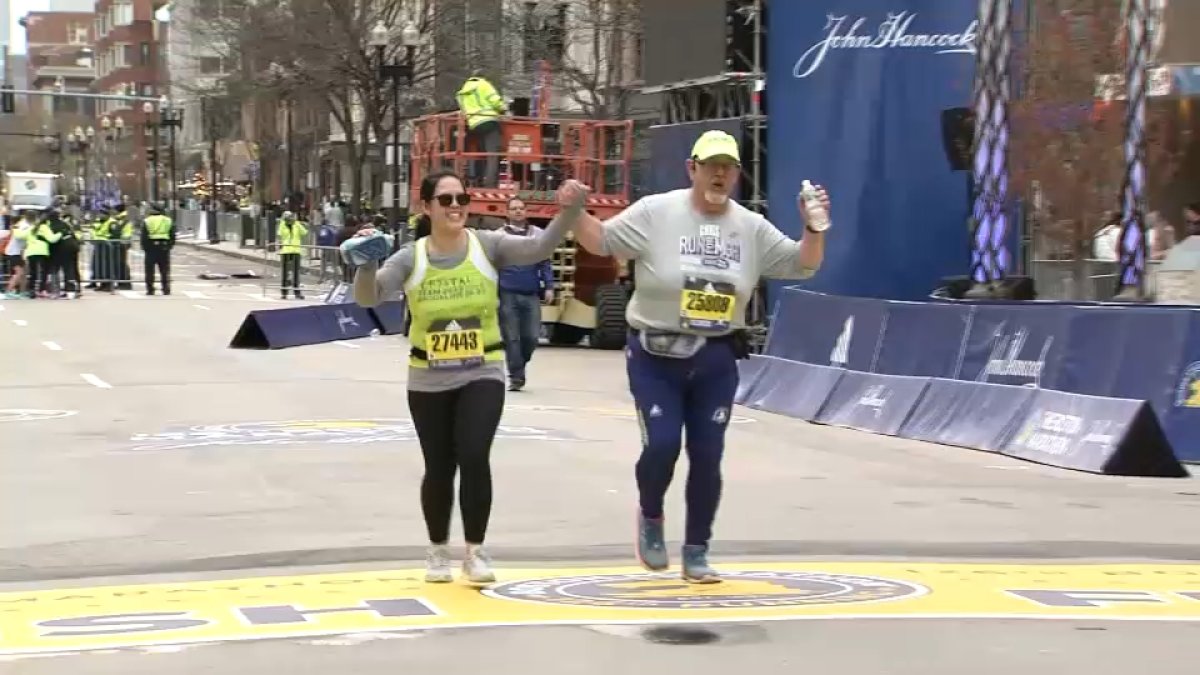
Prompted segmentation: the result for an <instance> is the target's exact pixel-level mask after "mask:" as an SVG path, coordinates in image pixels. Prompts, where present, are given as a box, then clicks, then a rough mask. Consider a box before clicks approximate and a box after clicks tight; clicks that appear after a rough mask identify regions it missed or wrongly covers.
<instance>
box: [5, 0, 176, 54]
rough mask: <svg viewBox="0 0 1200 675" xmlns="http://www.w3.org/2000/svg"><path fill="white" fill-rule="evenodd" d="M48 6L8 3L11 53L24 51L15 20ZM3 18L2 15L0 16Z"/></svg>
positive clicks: (24, 0) (37, 1)
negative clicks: (18, 8)
mask: <svg viewBox="0 0 1200 675" xmlns="http://www.w3.org/2000/svg"><path fill="white" fill-rule="evenodd" d="M18 5H19V6H20V7H21V9H20V14H18V13H17V12H18V10H17V6H18ZM49 8H50V0H15V2H10V3H9V10H8V12H9V14H11V16H9V17H8V34H9V35H10V36H11V39H12V45H10V46H9V50H8V51H9V52H11V53H13V54H24V53H25V29H23V28H21V26H19V25H18V24H17V21H18V20H19V19H20V18H21V17H22V16H25V14H27V13H28V12H44V11H46V10H47V9H49ZM167 15H168V12H167V10H166V9H165V8H164V9H162V10H160V11H159V13H158V20H159V21H166V20H167ZM0 18H3V17H0Z"/></svg>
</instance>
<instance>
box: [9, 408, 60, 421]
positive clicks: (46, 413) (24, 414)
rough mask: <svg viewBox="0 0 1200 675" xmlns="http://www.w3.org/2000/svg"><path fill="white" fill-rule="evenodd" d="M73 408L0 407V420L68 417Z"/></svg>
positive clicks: (35, 419)
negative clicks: (31, 408)
mask: <svg viewBox="0 0 1200 675" xmlns="http://www.w3.org/2000/svg"><path fill="white" fill-rule="evenodd" d="M74 414H75V411H74V410H30V409H27V408H0V422H34V421H37V420H52V419H58V418H61V417H70V416H72V415H74Z"/></svg>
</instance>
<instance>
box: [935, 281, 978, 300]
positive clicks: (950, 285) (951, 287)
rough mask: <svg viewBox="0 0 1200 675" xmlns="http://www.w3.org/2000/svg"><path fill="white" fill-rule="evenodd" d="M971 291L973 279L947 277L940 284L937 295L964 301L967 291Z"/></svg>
mask: <svg viewBox="0 0 1200 675" xmlns="http://www.w3.org/2000/svg"><path fill="white" fill-rule="evenodd" d="M969 290H971V277H945V278H944V279H942V281H941V283H939V284H938V289H937V291H935V292H934V293H935V295H938V296H939V297H944V298H952V299H954V300H962V299H963V296H964V295H966V294H967V291H969Z"/></svg>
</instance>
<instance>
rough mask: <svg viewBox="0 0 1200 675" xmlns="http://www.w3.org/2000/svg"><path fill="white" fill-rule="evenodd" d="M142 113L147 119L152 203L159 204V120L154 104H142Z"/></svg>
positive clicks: (147, 148) (147, 145)
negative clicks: (155, 113)
mask: <svg viewBox="0 0 1200 675" xmlns="http://www.w3.org/2000/svg"><path fill="white" fill-rule="evenodd" d="M142 113H144V114H145V117H146V137H147V138H148V140H147V141H146V154H147V155H148V159H149V160H150V203H151V204H157V203H158V145H159V143H158V141H159V138H158V120H157V119H156V118H155V116H154V104H153V103H151V102H149V101H146V102H145V103H143V104H142Z"/></svg>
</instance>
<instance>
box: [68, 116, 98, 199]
mask: <svg viewBox="0 0 1200 675" xmlns="http://www.w3.org/2000/svg"><path fill="white" fill-rule="evenodd" d="M95 140H96V129H95V128H94V127H88V128H87V129H83V128H82V127H75V130H74V131H72V132H71V133H70V134H68V135H67V142H68V144H69V145H70V147H71V151H72V152H74V153H76V154H78V155H79V157H80V160H81V162H82V167H80V168H82V169H83V171H82V176H81V184H80V198H79V201H80V204H82V205H84V206H85V207H86V206H87V194H88V150H89V149H90V148H91V147H92V144H93V143H94V142H95Z"/></svg>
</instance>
